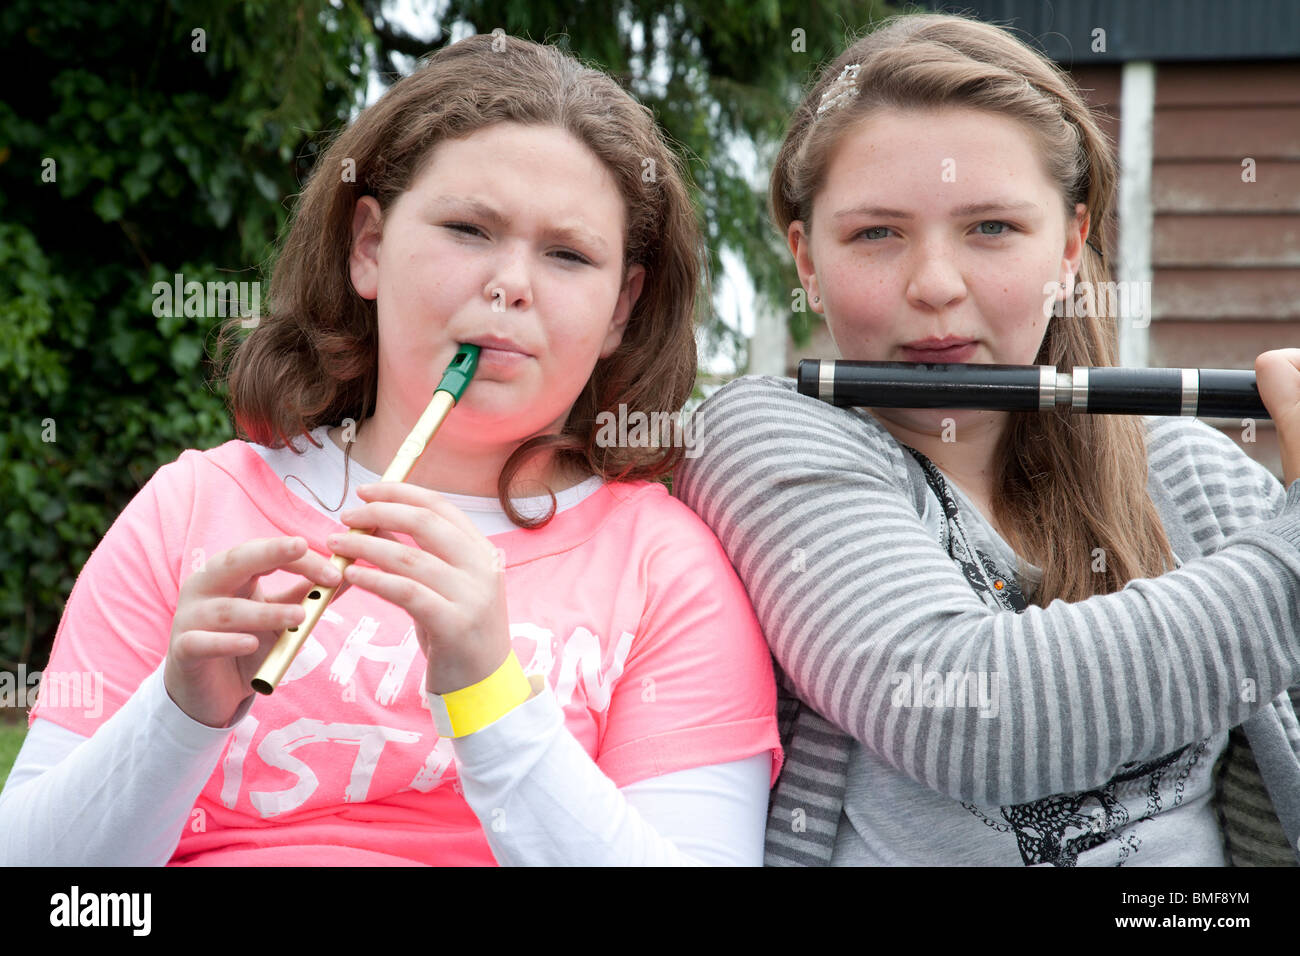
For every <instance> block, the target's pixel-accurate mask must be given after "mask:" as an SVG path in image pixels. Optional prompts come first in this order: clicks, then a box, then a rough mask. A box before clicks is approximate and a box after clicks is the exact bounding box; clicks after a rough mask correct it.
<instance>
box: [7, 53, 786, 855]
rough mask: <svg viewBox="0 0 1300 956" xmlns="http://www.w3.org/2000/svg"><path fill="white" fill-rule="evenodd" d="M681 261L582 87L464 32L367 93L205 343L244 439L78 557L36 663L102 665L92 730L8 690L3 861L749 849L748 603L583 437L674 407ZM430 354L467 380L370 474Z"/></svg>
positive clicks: (640, 158)
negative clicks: (246, 300)
mask: <svg viewBox="0 0 1300 956" xmlns="http://www.w3.org/2000/svg"><path fill="white" fill-rule="evenodd" d="M647 159H648V160H651V161H652V163H653V168H654V169H655V171H656V175H655V176H653V177H649V178H647V177H645V176H644V171H645V169H646V168H647V164H646V163H645V160H647ZM700 261H701V247H700V240H699V234H698V231H697V227H696V225H695V223H694V220H693V217H692V209H691V205H690V202H689V199H688V196H687V192H686V189H685V186H684V184H683V181H682V175H681V173H680V172H679V165H678V162H677V160H676V159H675V157H674V156H673V154H672V153H671V151H670V150H669V149H668V148H667V147H666V146H665V144H664V142H663V141H662V139H661V138H660V136H659V134H658V133H657V131H656V129H655V126H654V123H653V119H652V117H651V115H650V113H649V112H648V111H647V110H646V109H645V108H644V107H642V106H639V105H638V104H637V103H635V102H634V101H633V100H632V99H631V97H629V96H628V95H627V94H626V93H625V92H623V91H622V90H621V89H620V88H619V87H618V86H617V85H616V84H615V83H614V82H613V81H612V80H611V79H610V78H609V77H607V76H605V75H603V74H601V73H598V72H596V71H593V70H590V69H586V68H584V67H581V66H580V65H579V64H578V63H576V62H575V61H574V60H572V59H571V58H570V57H568V56H566V55H564V54H562V53H560V52H559V51H557V50H555V49H553V48H549V47H544V46H539V45H536V44H532V43H528V42H524V41H520V40H515V39H504V40H503V39H501V38H493V37H487V36H479V37H473V38H470V39H467V40H463V41H461V42H459V43H457V44H455V45H453V46H451V47H448V48H447V49H445V50H443V51H441V52H439V53H438V54H436V55H435V56H433V57H432V58H431V60H430V61H429V62H428V63H427V65H425V66H423V67H422V68H421V69H420V70H419V71H417V72H416V73H415V74H413V75H411V76H409V77H407V78H405V79H403V80H401V81H399V82H398V83H396V84H395V85H394V86H393V87H392V88H391V89H390V90H389V91H388V92H387V93H386V94H385V95H384V96H383V97H382V98H381V99H380V100H379V101H378V102H377V103H376V104H374V105H373V106H371V107H370V108H368V109H367V110H366V111H364V112H363V113H362V114H361V116H360V117H359V118H358V119H357V120H356V121H355V123H354V124H353V125H352V126H351V127H350V128H349V129H347V130H346V131H344V132H343V133H342V134H341V135H340V136H339V137H338V139H337V140H336V141H335V142H334V143H333V144H332V146H331V147H330V149H329V151H328V152H327V153H326V154H325V155H324V156H323V157H322V158H321V159H320V160H319V161H318V163H317V166H316V169H315V171H314V174H313V176H312V179H311V181H310V183H309V184H308V185H307V187H306V190H305V192H304V194H303V196H302V199H301V202H300V205H299V206H298V208H297V211H296V216H295V219H294V223H293V227H292V231H291V232H290V233H289V234H288V236H287V239H286V241H285V244H284V247H283V250H282V251H281V254H280V256H279V259H278V261H277V264H276V267H275V273H274V276H273V279H272V288H271V296H270V301H271V308H270V313H271V314H270V316H269V317H268V318H264V319H263V320H262V322H261V323H260V325H259V326H258V327H256V328H255V329H254V330H253V331H252V332H251V333H250V334H249V335H248V337H247V339H246V340H245V341H243V342H242V343H241V344H240V345H239V347H238V350H237V352H236V353H235V356H234V359H233V363H232V364H231V367H230V371H229V382H230V401H231V406H232V410H233V413H234V418H235V421H236V424H237V425H238V427H239V429H240V430H241V433H242V434H244V435H246V436H247V440H237V441H231V442H228V443H226V444H224V445H222V446H220V447H218V448H214V449H210V450H208V451H197V450H194V451H187V452H185V453H184V454H183V455H181V456H180V458H179V459H177V460H176V461H175V462H172V463H170V464H168V465H165V466H163V467H162V468H160V469H159V470H158V472H157V473H156V474H155V475H154V476H153V478H152V479H151V480H150V482H149V483H148V484H147V485H146V486H145V487H144V488H143V489H142V490H141V491H140V493H139V494H138V495H137V496H136V498H135V499H134V500H132V502H131V503H130V504H129V505H128V506H127V508H126V510H125V511H124V512H123V513H122V515H121V516H120V517H119V518H118V520H117V521H116V522H115V524H114V525H113V527H112V528H111V529H110V530H109V532H108V533H107V534H106V535H105V537H104V539H103V541H102V542H101V543H100V545H99V547H98V548H97V549H96V550H95V552H94V554H92V556H91V557H90V559H89V560H88V561H87V563H86V565H85V567H84V568H83V570H82V572H81V574H80V576H79V578H78V580H77V583H76V586H75V588H74V590H73V592H72V595H71V597H70V599H69V601H68V604H67V608H66V610H65V612H64V616H63V619H62V622H61V624H60V628H59V632H58V636H57V640H56V642H55V645H54V650H53V654H52V658H51V661H50V665H49V666H50V670H51V671H57V670H91V671H97V672H102V673H103V674H104V677H105V694H106V698H107V699H106V706H105V707H104V714H103V716H102V717H101V718H99V719H91V718H89V717H87V716H85V715H84V714H82V713H80V712H78V711H77V710H76V709H75V708H73V707H70V706H67V704H66V702H63V701H60V700H57V699H54V698H52V697H50V696H49V695H46V694H42V695H41V697H40V698H39V700H38V702H37V704H36V706H35V708H34V709H33V711H32V714H31V731H30V734H29V736H28V738H27V740H26V743H25V744H24V747H23V751H22V753H21V754H20V755H19V758H18V761H17V764H16V765H15V767H14V771H13V773H12V775H11V776H10V778H9V780H8V784H7V786H6V788H5V791H4V793H3V796H0V860H2V861H3V862H5V863H24V862H26V863H37V862H39V863H41V864H55V863H57V864H65V865H67V864H145V865H161V864H174V865H204V864H228V865H249V864H309V865H339V864H360V865H414V864H435V865H449V864H490V863H492V862H494V861H495V862H499V863H502V864H630V863H639V864H681V863H713V864H756V863H758V862H760V861H761V858H762V839H763V819H764V815H765V811H766V806H767V798H768V790H769V787H770V784H771V782H772V781H773V780H774V779H775V775H776V773H777V771H778V769H779V764H780V758H781V752H780V747H779V742H778V740H777V735H776V722H775V685H774V681H773V676H772V670H771V663H770V657H769V655H768V651H767V649H766V646H765V644H764V642H763V639H762V635H761V633H760V631H759V629H758V625H757V622H756V620H755V617H754V614H753V611H752V609H751V607H750V605H749V601H748V599H747V597H746V595H745V592H744V589H743V587H742V586H741V584H740V582H739V580H738V579H737V578H736V576H735V574H734V572H733V571H732V570H731V567H730V565H729V564H728V562H727V558H726V556H725V554H723V552H722V549H721V547H720V546H719V544H718V542H717V540H716V539H715V538H714V537H713V535H712V534H711V533H710V532H709V530H708V528H707V527H706V526H705V525H704V524H703V522H701V521H700V520H699V519H698V518H696V517H695V516H694V515H693V514H691V513H690V512H689V511H688V510H687V509H686V508H685V507H684V506H683V505H682V504H680V503H679V502H677V501H676V500H675V499H673V498H671V497H670V496H669V495H668V494H667V492H666V490H665V488H664V486H663V485H662V484H660V483H659V482H657V481H655V480H653V479H655V478H656V477H657V476H659V475H661V474H663V473H664V472H665V471H666V470H667V469H669V468H671V467H672V466H673V464H674V463H675V462H676V461H677V460H678V458H680V456H681V449H680V448H679V447H659V446H655V447H642V448H617V447H602V446H601V445H599V444H598V443H597V442H596V440H595V436H596V430H597V416H598V415H599V414H600V413H601V412H603V411H609V412H611V413H617V410H618V409H619V406H620V404H626V406H627V407H628V408H630V409H633V410H637V411H640V412H643V413H650V412H661V413H666V412H674V411H677V410H678V409H680V408H681V406H682V403H683V402H684V401H685V399H686V398H687V396H688V394H689V392H690V389H691V387H692V383H693V381H694V376H695V367H696V361H695V346H694V337H693V328H692V322H693V315H694V302H695V295H696V289H697V284H698V283H697V280H698V277H699V271H698V270H699V268H700V266H699V263H700ZM462 344H472V345H477V346H479V347H480V350H481V351H480V356H479V361H478V367H477V371H476V372H475V374H474V377H473V380H472V381H471V382H470V384H469V386H468V387H467V389H466V390H465V392H464V394H463V396H462V398H461V399H460V401H459V403H458V404H457V406H456V407H455V409H454V410H452V411H451V412H450V414H449V415H448V416H447V418H446V420H445V422H444V423H443V425H442V427H441V429H440V430H439V432H438V434H437V436H436V437H435V439H434V440H433V441H432V442H431V443H430V446H429V450H428V451H427V452H426V453H425V454H424V456H423V457H421V458H420V459H419V461H418V463H417V465H416V466H415V468H414V470H413V471H412V472H411V474H410V475H409V477H408V479H407V480H406V481H405V482H402V483H391V482H389V483H380V482H379V481H378V479H379V475H380V473H381V472H382V471H383V470H384V468H385V466H386V465H387V464H388V462H390V461H391V460H392V459H393V457H394V454H395V453H396V451H397V448H398V446H399V444H400V443H401V442H402V440H403V438H404V437H405V436H406V435H407V434H408V432H410V431H411V428H412V425H413V423H414V422H415V420H416V418H417V417H418V416H419V415H420V413H421V411H422V410H423V409H424V408H425V405H426V404H427V403H428V402H429V398H430V395H431V394H432V392H433V388H434V386H435V385H437V383H438V380H439V376H440V375H441V374H442V372H443V370H444V369H445V368H447V366H448V363H449V362H450V361H451V359H452V357H453V355H455V354H456V351H457V348H458V347H459V346H460V345H462ZM289 443H292V444H289ZM340 503H341V504H342V505H343V506H346V510H343V511H342V512H341V513H340V512H339V511H338V508H339V507H340ZM350 528H366V529H371V530H372V531H373V533H372V534H371V535H369V536H359V535H348V534H346V532H347V531H348V530H349V529H350ZM331 554H340V555H344V556H346V557H349V558H352V559H354V562H355V563H353V564H352V565H351V566H350V567H348V568H347V570H346V571H345V572H344V573H343V575H342V578H341V580H340V578H339V577H338V575H337V573H336V572H335V573H333V574H332V573H331V572H332V569H331V567H330V564H329V561H328V560H327V558H328V556H329V555H331ZM334 585H344V586H345V588H344V589H342V590H341V591H340V593H339V594H338V596H337V597H336V598H335V600H334V601H333V603H331V604H330V605H329V606H328V608H327V610H326V612H325V614H324V617H323V618H322V619H321V620H320V622H319V623H318V624H317V625H316V626H315V627H314V629H313V630H312V631H311V634H310V637H309V638H308V640H307V641H306V643H305V644H304V646H303V648H302V650H301V651H300V653H298V655H297V656H296V657H295V658H294V660H293V663H292V665H291V666H290V668H289V670H288V672H287V673H286V674H285V675H284V678H283V680H281V682H280V684H279V686H278V689H276V690H275V692H274V694H272V695H271V696H259V695H254V694H253V693H252V691H251V690H250V688H249V682H250V679H251V678H252V676H253V675H254V674H255V673H256V672H257V670H258V665H259V664H260V662H261V661H262V660H263V658H265V656H266V654H267V652H268V650H269V648H270V646H271V644H272V643H273V642H274V640H275V638H276V635H277V634H279V632H280V631H281V630H282V629H283V628H285V627H288V626H292V625H296V624H298V623H300V622H301V621H302V614H303V611H302V608H301V607H300V602H301V601H302V600H303V597H304V595H305V594H306V593H307V591H308V590H309V589H311V588H313V587H317V586H326V587H330V586H334Z"/></svg>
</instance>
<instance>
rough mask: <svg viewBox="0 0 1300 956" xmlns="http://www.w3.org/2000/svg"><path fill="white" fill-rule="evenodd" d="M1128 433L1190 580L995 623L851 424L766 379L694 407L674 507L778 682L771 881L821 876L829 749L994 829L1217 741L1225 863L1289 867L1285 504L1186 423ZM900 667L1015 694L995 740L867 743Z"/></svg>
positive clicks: (1292, 520)
mask: <svg viewBox="0 0 1300 956" xmlns="http://www.w3.org/2000/svg"><path fill="white" fill-rule="evenodd" d="M1147 421H1148V426H1149V428H1148V452H1149V464H1150V468H1149V490H1150V491H1151V494H1152V497H1153V501H1154V502H1155V504H1156V506H1157V508H1158V509H1159V511H1160V514H1161V517H1162V520H1163V521H1164V524H1165V527H1166V532H1167V533H1168V535H1169V537H1170V541H1171V544H1172V545H1173V547H1174V550H1175V553H1176V554H1177V555H1178V556H1179V557H1180V558H1181V559H1182V560H1183V561H1189V562H1190V563H1189V564H1187V565H1186V566H1181V567H1180V568H1178V569H1177V570H1175V571H1172V572H1169V573H1168V574H1165V575H1162V576H1160V577H1158V578H1151V579H1144V580H1138V581H1131V582H1129V584H1128V585H1127V586H1126V587H1125V588H1124V589H1123V590H1121V591H1120V592H1118V593H1116V594H1111V595H1099V596H1096V597H1093V598H1090V599H1089V600H1087V601H1083V602H1077V603H1074V604H1066V603H1065V602H1061V601H1057V602H1053V603H1052V605H1051V606H1050V607H1049V608H1040V607H1036V606H1032V605H1031V606H1030V607H1028V608H1026V609H1025V610H1024V612H1023V613H1019V614H1008V613H1003V612H1000V611H998V610H995V609H994V607H992V606H990V604H989V603H986V601H985V600H982V599H981V597H980V596H979V595H978V594H977V593H976V592H975V591H974V590H972V587H971V583H970V582H969V581H968V580H967V578H966V577H965V576H964V575H963V574H962V572H961V571H960V570H959V569H958V568H956V567H954V565H953V562H951V561H942V560H936V558H937V557H947V554H946V553H945V552H944V551H942V550H937V548H938V547H939V545H938V543H936V542H935V541H933V540H931V538H930V536H929V535H928V534H927V532H926V531H925V529H924V527H923V525H922V524H921V522H920V518H919V513H920V509H921V507H922V504H921V496H924V495H927V494H930V493H931V492H930V491H929V488H928V486H927V484H926V482H925V480H924V478H923V476H922V469H921V468H920V466H919V465H917V463H916V462H915V461H914V460H913V459H912V456H910V455H908V454H907V452H906V450H905V448H904V446H902V445H901V444H900V443H898V442H897V441H896V440H895V439H894V438H893V436H892V435H890V434H889V432H888V431H887V430H885V428H884V427H883V426H882V425H881V424H880V423H879V422H878V421H877V420H876V419H875V418H874V417H873V416H871V415H870V414H869V413H866V412H865V411H856V410H850V409H839V408H834V407H832V406H829V405H827V404H825V403H823V402H820V401H818V400H816V399H812V398H808V397H806V396H803V395H800V394H798V392H797V391H796V390H795V387H794V382H793V380H791V379H785V378H773V377H770V376H745V377H743V378H740V379H736V380H735V381H733V382H730V383H728V384H727V385H726V386H724V387H723V388H721V389H720V390H718V391H717V392H716V393H715V394H714V395H712V396H711V397H710V398H709V399H708V400H707V401H706V402H705V403H704V404H703V405H702V406H701V408H700V409H699V410H698V411H697V412H696V414H695V416H694V419H693V421H692V426H693V428H692V430H693V446H694V447H693V449H692V451H691V456H692V457H689V458H687V459H686V461H685V462H684V463H683V465H682V466H681V468H680V469H679V471H678V473H677V474H676V475H675V477H674V489H673V491H674V494H675V495H676V496H677V497H679V498H680V499H681V500H682V501H683V502H685V503H686V504H687V505H688V506H689V507H690V508H691V509H692V510H694V511H695V512H696V513H697V514H699V515H700V517H701V518H703V519H704V521H705V522H706V523H707V524H708V525H709V526H710V527H711V528H712V529H713V531H714V533H715V534H716V535H717V536H718V539H719V540H720V541H721V543H722V545H723V547H724V548H725V549H726V551H727V554H728V555H729V556H730V558H731V561H732V564H733V565H734V566H735V568H736V571H737V573H738V574H739V576H740V578H741V580H742V581H743V582H744V584H745V587H746V589H747V590H748V593H749V596H750V599H751V601H752V602H753V604H754V608H755V611H756V613H757V615H758V618H759V621H760V622H761V623H762V625H763V628H764V632H765V633H766V635H767V639H768V642H769V644H770V646H771V647H772V650H773V654H774V657H775V661H776V664H777V667H778V675H779V676H780V680H781V684H782V701H781V711H780V716H781V723H782V737H783V742H784V743H785V747H786V763H785V769H784V771H783V773H782V776H781V779H780V780H779V781H778V783H777V787H776V790H775V791H774V793H773V797H772V805H771V810H770V814H769V823H768V841H767V862H768V864H769V865H782V864H785V865H799V864H820V863H825V862H827V861H828V860H829V859H830V856H831V851H832V847H833V844H834V840H835V833H836V828H837V826H838V823H839V817H840V812H841V807H842V801H843V793H844V781H845V771H846V767H847V762H848V755H849V747H850V745H851V742H852V741H851V738H850V735H851V737H852V738H856V739H857V740H859V741H862V743H863V745H864V746H867V747H870V748H871V749H872V750H873V751H875V752H876V753H877V754H879V755H881V756H882V757H883V758H884V759H886V760H887V761H888V762H889V763H891V764H892V765H893V766H895V767H897V768H898V769H899V770H901V771H902V772H904V773H907V774H908V775H909V776H911V777H913V778H914V779H916V780H918V781H920V782H921V783H923V784H925V785H926V786H929V787H931V788H932V789H935V790H938V791H940V792H942V793H947V794H949V795H950V796H952V797H953V798H954V799H958V800H964V801H971V802H975V803H980V804H991V805H1006V804H1014V803H1022V802H1025V801H1026V800H1029V799H1033V798H1038V797H1042V796H1045V795H1048V794H1053V793H1067V792H1074V791H1078V790H1083V789H1087V788H1089V787H1093V786H1096V785H1099V784H1101V783H1104V782H1105V781H1107V780H1109V779H1110V778H1111V777H1112V776H1113V775H1114V774H1115V772H1116V770H1117V768H1118V767H1120V766H1121V765H1123V764H1125V763H1128V762H1133V761H1138V760H1143V759H1151V758H1153V757H1156V756H1158V755H1160V754H1164V753H1166V752H1168V751H1170V750H1173V749H1174V748H1176V747H1178V746H1180V745H1181V744H1184V743H1187V742H1188V741H1191V740H1195V739H1200V738H1203V737H1206V736H1208V735H1210V734H1211V733H1215V732H1220V731H1222V730H1224V729H1226V728H1236V729H1234V730H1233V732H1232V734H1231V735H1230V745H1229V749H1228V751H1227V752H1226V754H1225V758H1224V759H1223V761H1221V765H1220V774H1219V800H1218V805H1219V807H1220V813H1221V819H1222V821H1223V823H1224V828H1225V840H1226V842H1227V851H1228V854H1229V858H1230V859H1233V860H1234V862H1239V863H1240V862H1282V861H1284V860H1286V861H1288V862H1291V861H1293V860H1294V855H1293V854H1289V853H1288V849H1289V848H1295V847H1296V846H1297V841H1300V725H1298V724H1297V722H1296V716H1295V709H1294V707H1293V704H1292V702H1291V700H1289V699H1288V696H1287V688H1288V686H1289V685H1291V684H1294V683H1296V682H1297V678H1298V677H1300V600H1298V596H1300V482H1295V483H1293V485H1292V486H1291V488H1290V490H1289V493H1288V492H1284V491H1283V489H1282V486H1281V484H1280V483H1279V482H1278V481H1277V479H1276V478H1275V477H1273V476H1272V475H1271V474H1269V473H1268V471H1267V470H1266V469H1264V468H1263V467H1262V466H1260V465H1259V464H1257V463H1256V462H1254V461H1253V460H1251V459H1250V458H1249V457H1248V456H1246V455H1244V454H1243V453H1242V452H1241V450H1240V449H1239V448H1237V446H1236V445H1235V444H1234V443H1233V442H1232V440H1231V439H1229V438H1227V437H1226V436H1224V435H1222V434H1221V433H1220V432H1218V431H1216V430H1215V429H1213V428H1211V427H1210V426H1208V425H1206V424H1204V423H1203V422H1198V421H1195V420H1191V419H1178V418H1151V419H1148V420H1147ZM909 462H910V463H911V464H910V465H909ZM1192 559H1199V560H1192ZM868 581H869V582H870V586H862V582H868ZM1223 634H1232V635H1233V636H1234V640H1233V642H1232V643H1227V642H1224V641H1223V640H1222V639H1221V637H1220V635H1223ZM921 654H925V656H926V659H928V660H931V661H933V660H936V659H937V660H948V661H960V664H961V666H962V667H965V668H968V669H970V670H972V671H975V670H986V671H989V672H994V673H1003V674H1007V675H1008V677H1009V686H1010V687H1012V688H1019V689H1020V692H1019V693H1013V694H1011V695H1009V698H1008V699H1006V700H1005V701H1004V702H1003V703H1002V706H1001V709H1000V713H999V714H998V716H997V717H996V718H995V719H993V720H987V719H979V720H967V718H966V715H965V712H964V710H963V709H961V708H909V709H906V710H903V711H899V710H898V709H895V711H894V712H893V713H890V714H888V716H889V717H890V720H886V719H885V717H886V715H887V712H886V702H887V696H888V695H887V691H888V682H887V680H886V675H887V674H889V673H899V672H908V671H910V670H911V669H912V664H913V662H914V661H916V660H918V659H919V656H920V655H921ZM1103 684H1105V685H1106V686H1107V687H1109V688H1113V689H1114V690H1115V692H1113V693H1102V685H1103ZM1247 689H1249V690H1248V691H1247ZM1297 690H1300V688H1297ZM1257 701H1259V702H1263V703H1257ZM1028 740H1035V741H1045V742H1046V743H1045V745H1043V746H1040V747H1038V748H1037V750H1038V759H1036V760H1034V759H1030V760H1017V759H1012V757H1013V753H1014V752H1018V751H1017V748H1016V746H1015V744H1014V742H1015V741H1028ZM917 741H923V742H925V744H924V746H921V745H918V744H917V743H916V742H917ZM1247 741H1248V742H1249V746H1247ZM1261 780H1262V781H1263V784H1266V785H1267V788H1268V791H1267V793H1265V791H1264V787H1263V785H1261V782H1260V781H1261ZM1270 797H1271V801H1270ZM796 809H799V810H800V811H802V812H803V813H804V814H806V819H804V820H803V826H802V827H798V828H796V827H792V826H791V825H790V821H791V815H792V813H793V812H794V811H795V810H796ZM1279 822H1280V827H1279ZM1288 856H1289V859H1288Z"/></svg>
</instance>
